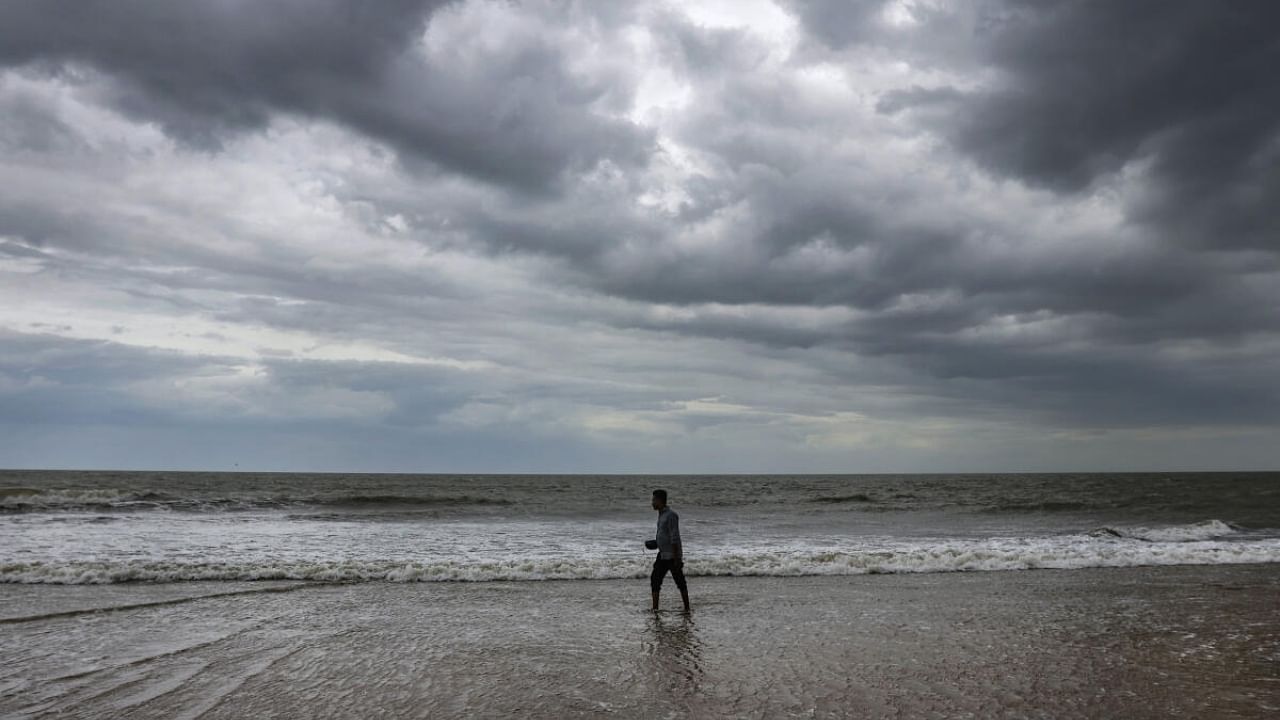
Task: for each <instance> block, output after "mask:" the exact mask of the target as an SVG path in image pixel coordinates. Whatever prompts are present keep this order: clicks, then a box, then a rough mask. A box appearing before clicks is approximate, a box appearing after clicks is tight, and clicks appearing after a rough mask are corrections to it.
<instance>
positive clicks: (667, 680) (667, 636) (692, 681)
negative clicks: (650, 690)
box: [644, 613, 704, 693]
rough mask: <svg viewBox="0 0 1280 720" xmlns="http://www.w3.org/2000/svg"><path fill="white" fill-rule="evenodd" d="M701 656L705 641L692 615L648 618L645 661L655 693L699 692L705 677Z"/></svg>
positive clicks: (682, 614) (659, 614) (653, 616)
mask: <svg viewBox="0 0 1280 720" xmlns="http://www.w3.org/2000/svg"><path fill="white" fill-rule="evenodd" d="M702 655H703V644H702V639H701V638H700V637H699V634H698V625H697V623H696V622H694V619H693V616H692V615H690V614H687V613H681V614H679V615H665V614H663V613H654V614H652V615H651V616H650V617H649V620H648V623H647V627H646V628H645V640H644V658H645V662H646V665H647V667H646V670H647V673H646V674H647V675H648V676H650V677H651V678H652V681H653V685H654V689H655V690H661V691H666V692H677V693H678V692H688V693H693V692H696V691H697V690H698V688H699V685H700V683H701V681H702V679H703V675H704V664H703V658H702Z"/></svg>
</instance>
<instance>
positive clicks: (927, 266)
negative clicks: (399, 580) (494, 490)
mask: <svg viewBox="0 0 1280 720" xmlns="http://www.w3.org/2000/svg"><path fill="white" fill-rule="evenodd" d="M1276 15H1277V11H1276V10H1275V9H1274V4H1272V3H1264V2H1258V3H1250V2H1239V3H1230V4H1224V5H1216V4H1210V3H1199V2H1185V3H1184V2H1172V3H1170V2H1160V3H1142V2H1126V3H1107V2H1063V3H1054V4H1043V3H1014V2H971V3H935V2H911V1H904V2H887V3H886V2H860V3H843V2H830V3H828V2H784V3H777V4H773V3H769V2H763V1H761V2H743V3H735V4H733V5H729V6H726V5H723V4H719V3H707V4H702V3H680V4H676V3H660V2H651V3H635V4H626V5H612V4H597V3H581V4H579V3H551V2H548V3H536V2H535V3H521V4H510V3H502V2H474V1H468V2H449V3H427V2H394V3H378V4H375V5H369V4H364V3H346V2H337V1H332V2H323V3H310V2H309V3H300V2H270V3H238V2H223V3H196V4H173V3H164V2H101V3H61V2H16V3H7V4H5V5H4V6H3V8H0V114H2V115H3V118H4V122H3V123H0V182H2V183H3V184H4V187H5V188H6V192H5V193H3V194H0V304H2V306H3V309H2V310H0V424H3V425H4V426H5V428H7V431H6V432H5V433H4V436H5V438H6V439H5V440H0V466H50V467H88V466H113V467H190V468H230V467H234V466H236V465H237V464H238V465H239V466H241V467H258V468H263V469H312V470H325V469H332V470H370V471H378V470H403V471H424V472H427V471H475V472H483V471H504V472H505V471H515V472H520V471H526V472H539V471H552V472H568V471H584V472H585V471H622V472H784V471H832V472H863V471H865V472H878V471H986V470H1101V469H1213V468H1223V469H1245V468H1273V467H1275V466H1276V464H1277V462H1278V461H1280V449H1278V448H1280V410H1277V408H1280V382H1277V379H1278V378H1280V361H1277V360H1276V359H1275V358H1277V357H1280V354H1278V353H1277V351H1278V350H1280V245H1278V244H1277V241H1276V238H1278V237H1280V233H1278V232H1277V231H1280V214H1278V212H1277V208H1280V180H1278V179H1277V178H1280V172H1277V167H1280V164H1278V161H1280V83H1276V82H1275V81H1274V80H1273V79H1272V75H1273V72H1272V71H1271V69H1272V68H1274V67H1276V66H1277V65H1280V62H1278V61H1280V57H1277V53H1280V45H1278V44H1277V43H1276V42H1275V40H1274V39H1273V38H1272V37H1271V35H1272V33H1269V32H1268V30H1267V29H1268V28H1270V27H1274V25H1275V21H1276V20H1277V19H1280V18H1277V17H1276ZM73 18H74V20H73Z"/></svg>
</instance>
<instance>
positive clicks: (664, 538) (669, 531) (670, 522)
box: [657, 507, 683, 560]
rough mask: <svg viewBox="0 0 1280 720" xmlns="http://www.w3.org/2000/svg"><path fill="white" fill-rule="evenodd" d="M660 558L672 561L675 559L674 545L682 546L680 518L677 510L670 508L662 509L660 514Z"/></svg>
mask: <svg viewBox="0 0 1280 720" xmlns="http://www.w3.org/2000/svg"><path fill="white" fill-rule="evenodd" d="M657 539H658V557H659V558H661V559H663V560H670V559H671V558H673V557H675V549H674V548H673V547H672V546H674V545H682V544H683V543H681V542H680V516H679V515H677V514H676V511H675V510H672V509H671V508H669V507H664V508H662V510H661V512H659V513H658V538H657Z"/></svg>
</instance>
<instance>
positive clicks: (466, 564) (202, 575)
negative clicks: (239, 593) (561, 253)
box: [0, 520, 1280, 585]
mask: <svg viewBox="0 0 1280 720" xmlns="http://www.w3.org/2000/svg"><path fill="white" fill-rule="evenodd" d="M1197 528H1198V529H1197ZM1108 530H1111V529H1108ZM1126 532H1129V533H1130V534H1129V535H1120V534H1119V532H1118V531H1114V530H1112V531H1110V532H1107V533H1098V532H1095V533H1090V534H1081V535H1063V536H1046V537H1027V538H1017V537H1013V538H1009V537H1004V538H988V539H974V540H914V541H905V540H904V541H897V542H892V543H885V544H883V545H881V546H878V547H849V548H840V549H816V548H806V547H793V548H789V549H782V550H779V551H776V552H757V553H750V554H743V553H732V552H714V551H706V552H703V553H701V554H700V555H698V556H695V557H692V558H691V559H690V560H689V562H687V563H686V566H685V572H686V574H688V575H690V576H704V577H707V576H779V577H785V576H804V575H867V574H881V573H884V574H894V573H948V572H983V571H1007V570H1033V569H1082V568H1114V567H1140V566H1155V565H1225V564H1253V563H1274V562H1280V537H1268V538H1264V539H1255V540H1248V541H1233V540H1231V539H1205V538H1204V537H1193V535H1195V534H1196V533H1200V534H1202V535H1208V534H1210V533H1216V534H1221V535H1228V534H1230V533H1234V532H1235V530H1234V529H1233V528H1232V527H1231V526H1229V525H1227V524H1226V523H1221V522H1220V521H1216V520H1214V521H1206V522H1204V523H1197V524H1196V525H1191V526H1177V527H1171V528H1163V529H1160V528H1156V529H1147V530H1145V531H1141V532H1145V534H1146V535H1147V537H1139V536H1138V535H1139V534H1140V532H1139V531H1138V530H1136V529H1130V530H1129V531H1126ZM1157 537H1163V538H1164V539H1155V538H1157ZM649 570H650V567H649V560H648V558H647V557H639V556H634V555H631V556H626V557H620V556H617V555H613V556H608V557H567V558H550V559H549V558H536V559H521V558H506V559H491V560H488V561H485V560H482V559H473V560H448V561H435V560H429V559H423V560H403V559H402V560H385V559H379V560H374V559H351V560H332V561H328V560H314V561H283V560H282V561H270V560H264V561H256V562H255V561H245V562H192V561H143V560H119V561H89V560H85V561H60V562H30V563H13V562H10V563H5V564H0V582H3V583H24V584H39V583H48V584H67V585H84V584H107V583H123V582H183V581H209V580H220V581H246V580H309V581H323V582H351V583H360V582H486V581H533V580H605V579H625V578H641V577H645V576H647V575H648V573H649Z"/></svg>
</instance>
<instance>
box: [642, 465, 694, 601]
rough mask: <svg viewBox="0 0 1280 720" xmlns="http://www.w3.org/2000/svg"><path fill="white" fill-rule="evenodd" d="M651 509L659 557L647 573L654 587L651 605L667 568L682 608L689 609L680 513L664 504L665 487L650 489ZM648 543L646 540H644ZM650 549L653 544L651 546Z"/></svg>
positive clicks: (660, 587) (652, 587)
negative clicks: (682, 601) (654, 517)
mask: <svg viewBox="0 0 1280 720" xmlns="http://www.w3.org/2000/svg"><path fill="white" fill-rule="evenodd" d="M653 509H654V510H657V511H658V537H657V539H656V541H655V545H656V546H657V549H658V558H657V559H656V560H654V561H653V574H652V575H650V576H649V589H650V590H652V591H653V609H654V610H655V611H656V610H657V609H658V593H659V592H661V591H662V581H663V580H664V579H665V578H666V576H667V572H668V571H670V572H671V579H673V580H675V581H676V587H677V588H679V589H680V599H681V600H684V610H685V612H689V588H688V586H687V585H686V584H685V581H684V550H683V548H681V546H680V516H679V515H677V514H676V511H675V510H672V509H671V508H669V507H667V491H666V490H654V491H653ZM646 544H647V543H646ZM650 549H652V548H650Z"/></svg>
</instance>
